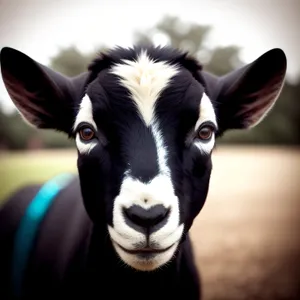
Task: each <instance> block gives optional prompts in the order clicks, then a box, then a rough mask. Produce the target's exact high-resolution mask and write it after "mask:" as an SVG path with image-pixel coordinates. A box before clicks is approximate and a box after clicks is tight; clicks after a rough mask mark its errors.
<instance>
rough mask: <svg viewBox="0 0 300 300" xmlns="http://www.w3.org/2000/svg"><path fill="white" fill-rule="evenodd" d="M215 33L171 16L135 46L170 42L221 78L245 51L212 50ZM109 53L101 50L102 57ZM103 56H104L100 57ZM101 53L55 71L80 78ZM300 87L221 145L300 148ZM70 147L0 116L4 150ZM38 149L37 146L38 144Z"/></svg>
mask: <svg viewBox="0 0 300 300" xmlns="http://www.w3.org/2000/svg"><path fill="white" fill-rule="evenodd" d="M210 30H211V28H210V27H208V26H203V25H198V24H191V23H186V22H182V21H181V20H180V19H179V18H177V17H173V16H166V17H165V18H163V19H162V20H161V21H160V22H158V24H156V25H155V26H154V27H153V28H149V30H147V31H145V32H135V33H134V42H135V43H143V44H149V43H154V44H157V43H159V42H160V41H166V42H167V43H168V44H170V45H172V46H174V47H177V48H179V49H182V50H187V51H189V52H190V53H191V54H192V55H194V56H195V57H196V58H197V59H199V61H200V62H201V63H203V65H204V70H206V71H209V72H212V73H213V74H215V75H224V74H226V73H227V72H230V71H232V70H233V69H235V68H237V67H240V66H242V65H243V62H242V61H241V60H240V58H239V52H240V49H239V48H238V47H236V46H235V45H232V46H227V47H216V48H214V49H210V48H208V47H207V46H206V42H207V39H208V37H209V35H210ZM105 49H106V48H105V47H104V46H103V47H100V49H99V52H100V51H103V50H105ZM97 52H98V51H97ZM96 55H97V53H96V52H92V53H88V54H83V53H81V52H80V51H79V50H78V49H77V48H76V47H73V46H71V47H69V48H66V49H62V50H60V52H59V53H58V54H57V55H56V56H55V57H53V58H52V59H51V64H50V67H52V68H53V69H55V70H57V71H59V72H61V73H63V74H65V75H68V76H75V75H77V74H79V73H81V72H83V71H85V70H86V68H87V66H88V64H89V63H90V61H91V60H92V58H94V57H96ZM299 96H300V82H299V81H298V83H297V84H295V85H293V84H290V83H288V82H286V83H285V86H284V88H283V90H282V93H281V95H280V97H279V99H278V101H277V103H276V105H275V107H274V108H273V109H272V110H271V112H270V113H269V114H268V115H267V117H266V118H265V120H264V121H263V122H262V123H260V124H259V125H257V126H256V127H255V128H253V129H251V130H248V131H244V130H242V131H239V130H237V131H229V132H228V133H226V134H225V135H224V136H223V137H222V138H221V140H220V142H221V143H236V144H238V143H247V144H277V145H299V144H300V101H299V99H298V98H299ZM37 141H38V142H39V143H40V144H41V145H40V146H41V147H47V148H54V147H69V146H72V145H73V141H70V140H68V139H67V138H66V136H65V135H64V134H61V133H57V132H53V131H49V130H37V129H34V128H32V127H29V126H26V125H24V121H23V120H22V118H21V117H20V116H19V115H18V114H13V115H10V116H8V115H4V114H3V113H1V112H0V147H1V146H2V147H8V148H11V149H22V148H27V147H35V146H39V145H38V142H37ZM35 143H36V144H35Z"/></svg>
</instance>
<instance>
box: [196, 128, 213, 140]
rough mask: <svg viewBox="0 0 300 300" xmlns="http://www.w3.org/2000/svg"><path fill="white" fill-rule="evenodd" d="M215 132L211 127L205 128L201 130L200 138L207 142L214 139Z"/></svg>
mask: <svg viewBox="0 0 300 300" xmlns="http://www.w3.org/2000/svg"><path fill="white" fill-rule="evenodd" d="M213 132H214V131H213V128H211V127H209V126H204V127H202V128H201V129H200V130H199V132H198V137H199V139H201V140H204V141H207V140H209V139H210V138H211V137H212V134H213Z"/></svg>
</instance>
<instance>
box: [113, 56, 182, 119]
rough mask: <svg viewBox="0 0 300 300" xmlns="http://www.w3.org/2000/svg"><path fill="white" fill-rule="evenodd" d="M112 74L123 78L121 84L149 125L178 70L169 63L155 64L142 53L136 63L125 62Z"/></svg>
mask: <svg viewBox="0 0 300 300" xmlns="http://www.w3.org/2000/svg"><path fill="white" fill-rule="evenodd" d="M111 73H113V74H115V75H117V76H119V77H120V78H121V83H122V84H123V86H124V87H125V88H127V89H128V90H129V91H130V93H131V95H132V98H133V100H134V102H135V103H136V105H137V107H138V109H139V112H140V114H141V116H142V118H143V119H144V121H145V123H146V124H147V125H149V124H150V122H151V120H152V118H153V110H154V109H153V108H154V105H155V102H156V100H157V99H158V97H159V95H160V93H161V92H162V91H163V90H164V89H165V88H166V86H167V85H168V83H169V82H170V79H171V78H172V77H173V76H174V75H176V74H177V73H178V69H177V68H176V66H174V65H170V64H168V63H167V62H163V61H158V62H155V61H154V60H153V59H151V58H150V57H148V56H147V53H146V52H144V51H142V52H141V54H140V55H139V56H138V58H137V59H136V60H135V61H131V60H123V63H119V64H117V65H115V66H114V67H113V68H112V70H111Z"/></svg>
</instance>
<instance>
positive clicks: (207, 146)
mask: <svg viewBox="0 0 300 300" xmlns="http://www.w3.org/2000/svg"><path fill="white" fill-rule="evenodd" d="M194 145H195V146H196V147H197V148H198V149H199V150H200V151H201V152H204V153H205V154H210V153H211V152H212V150H213V148H214V146H215V135H214V134H213V136H212V137H211V139H210V140H209V141H208V142H201V141H195V142H194Z"/></svg>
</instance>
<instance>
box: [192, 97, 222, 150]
mask: <svg viewBox="0 0 300 300" xmlns="http://www.w3.org/2000/svg"><path fill="white" fill-rule="evenodd" d="M204 122H212V123H213V124H214V125H215V126H216V127H218V124H217V118H216V114H215V110H214V107H213V105H212V103H211V101H210V99H209V98H208V96H207V95H206V94H205V93H203V96H202V99H201V102H200V116H199V119H198V121H197V123H196V126H195V131H197V130H198V128H199V127H200V126H201V125H202V124H203V123H204ZM194 145H195V146H196V147H197V148H198V149H199V150H200V151H201V152H203V153H205V154H210V153H211V152H212V150H213V148H214V145H215V134H214V133H213V135H212V137H211V139H210V140H209V141H200V140H196V141H195V142H194Z"/></svg>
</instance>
